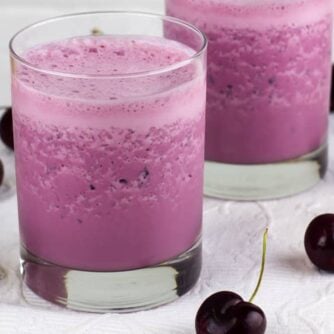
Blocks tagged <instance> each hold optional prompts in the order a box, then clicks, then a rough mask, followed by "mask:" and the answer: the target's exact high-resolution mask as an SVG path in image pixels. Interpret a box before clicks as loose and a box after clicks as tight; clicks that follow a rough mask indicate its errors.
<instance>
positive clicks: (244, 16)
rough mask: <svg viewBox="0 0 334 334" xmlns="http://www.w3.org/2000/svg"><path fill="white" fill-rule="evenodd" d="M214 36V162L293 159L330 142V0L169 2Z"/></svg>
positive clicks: (210, 127) (210, 107) (210, 120)
mask: <svg viewBox="0 0 334 334" xmlns="http://www.w3.org/2000/svg"><path fill="white" fill-rule="evenodd" d="M167 12H168V14H170V15H173V16H176V17H179V18H182V19H185V20H188V21H190V22H192V23H194V24H195V25H197V26H198V27H200V28H201V29H203V30H204V31H205V32H206V34H207V36H208V39H209V55H208V72H209V74H208V103H207V125H206V159H207V160H211V161H219V162H225V163H239V164H255V163H269V162H276V161H282V160H288V159H292V158H296V157H299V156H302V155H304V154H306V153H309V152H312V151H314V150H316V149H318V148H319V147H320V146H321V145H322V144H324V143H325V141H326V135H327V120H328V110H329V89H330V65H331V56H330V54H331V19H332V17H331V14H332V13H331V12H332V2H331V1H330V0H266V1H265V0H167Z"/></svg>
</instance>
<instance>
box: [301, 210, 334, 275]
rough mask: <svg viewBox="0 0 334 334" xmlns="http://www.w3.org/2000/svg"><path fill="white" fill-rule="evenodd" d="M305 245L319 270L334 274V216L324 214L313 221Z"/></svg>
mask: <svg viewBox="0 0 334 334" xmlns="http://www.w3.org/2000/svg"><path fill="white" fill-rule="evenodd" d="M304 245H305V250H306V253H307V255H308V257H309V258H310V260H311V261H312V262H313V263H314V264H315V265H316V266H317V267H318V268H320V269H323V270H326V271H333V272H334V214H331V213H327V214H323V215H320V216H318V217H316V218H314V219H313V220H312V221H311V223H310V225H309V226H308V227H307V229H306V232H305V239H304Z"/></svg>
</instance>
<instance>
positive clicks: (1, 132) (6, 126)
mask: <svg viewBox="0 0 334 334" xmlns="http://www.w3.org/2000/svg"><path fill="white" fill-rule="evenodd" d="M0 137H1V140H2V141H3V143H4V144H5V145H6V146H7V147H9V148H10V149H12V150H14V139H13V118H12V108H10V107H8V108H6V109H5V112H4V114H3V115H2V117H1V120H0Z"/></svg>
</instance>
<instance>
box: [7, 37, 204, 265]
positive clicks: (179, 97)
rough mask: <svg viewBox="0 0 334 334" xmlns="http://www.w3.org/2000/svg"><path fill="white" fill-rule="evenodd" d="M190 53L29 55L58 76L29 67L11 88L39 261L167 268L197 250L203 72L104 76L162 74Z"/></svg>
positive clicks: (24, 210) (178, 49) (24, 211)
mask: <svg viewBox="0 0 334 334" xmlns="http://www.w3.org/2000/svg"><path fill="white" fill-rule="evenodd" d="M192 54H194V51H193V50H191V49H189V48H186V47H185V46H183V45H181V44H179V43H177V42H173V41H169V40H166V39H162V38H153V37H152V38H142V37H140V36H136V37H135V36H133V37H132V38H126V37H110V36H109V37H108V36H103V37H101V36H100V37H87V38H75V39H70V40H64V41H60V42H57V43H52V44H47V45H41V46H38V47H36V48H34V49H31V50H29V51H28V52H27V53H26V54H25V58H26V59H27V60H28V61H29V62H30V63H32V64H35V65H36V66H38V67H39V68H41V69H44V70H50V71H57V73H58V74H56V73H53V74H51V73H46V72H44V73H41V72H36V71H35V70H33V69H29V68H27V67H26V66H20V68H18V69H17V74H16V76H15V77H14V80H13V102H14V132H15V153H16V168H17V188H18V205H19V220H20V232H21V240H22V243H23V246H24V247H25V248H26V249H27V250H28V251H29V252H31V253H32V254H34V255H36V256H38V257H40V258H41V259H44V260H46V261H48V262H51V263H55V264H58V265H61V266H64V267H70V268H76V269H85V270H98V271H99V270H102V271H108V270H125V269H133V268H139V267H144V266H149V265H154V264H158V263H160V262H162V261H165V260H167V259H170V258H172V257H174V256H177V255H179V254H181V253H183V252H184V251H186V250H187V249H189V248H190V247H191V246H192V245H193V244H194V243H195V241H196V240H197V239H198V238H199V235H200V232H201V221H202V183H203V180H202V173H203V157H204V110H205V95H206V91H205V76H204V74H203V73H202V71H201V70H200V69H199V68H197V67H196V66H195V65H194V64H191V65H188V66H183V67H182V68H178V69H175V70H174V71H170V72H166V73H161V74H156V75H153V74H152V75H150V76H142V75H140V74H138V75H137V76H132V77H131V78H128V77H126V76H125V75H123V77H114V78H110V76H109V77H107V76H105V75H106V74H110V73H114V74H126V73H139V72H143V71H148V70H156V69H159V68H161V67H163V66H167V65H172V64H176V63H177V62H180V61H182V60H185V59H187V58H189V56H190V55H192ZM59 72H64V73H65V75H59ZM71 73H72V74H81V75H82V74H83V75H86V77H85V76H81V77H80V78H79V77H71V75H70V74H71ZM89 75H100V77H98V78H97V77H96V76H95V78H92V77H89ZM103 75H104V77H102V76H103Z"/></svg>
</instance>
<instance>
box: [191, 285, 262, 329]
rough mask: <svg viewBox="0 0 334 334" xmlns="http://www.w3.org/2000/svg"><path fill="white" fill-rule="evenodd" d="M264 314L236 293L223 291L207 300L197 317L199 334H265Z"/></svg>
mask: <svg viewBox="0 0 334 334" xmlns="http://www.w3.org/2000/svg"><path fill="white" fill-rule="evenodd" d="M266 325H267V321H266V317H265V314H264V312H263V311H262V310H261V309H260V308H259V307H258V306H256V305H254V304H252V303H249V302H245V301H243V299H242V298H241V297H240V296H239V295H237V294H236V293H234V292H230V291H221V292H217V293H215V294H213V295H212V296H210V297H209V298H207V299H206V300H205V301H204V303H203V304H202V305H201V307H200V308H199V310H198V312H197V315H196V333H197V334H263V333H264V332H265V330H266Z"/></svg>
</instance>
